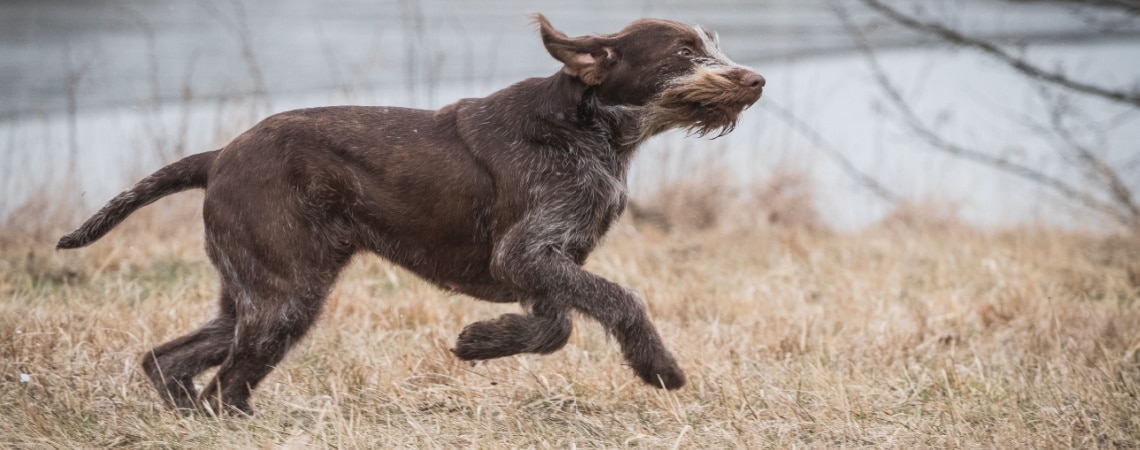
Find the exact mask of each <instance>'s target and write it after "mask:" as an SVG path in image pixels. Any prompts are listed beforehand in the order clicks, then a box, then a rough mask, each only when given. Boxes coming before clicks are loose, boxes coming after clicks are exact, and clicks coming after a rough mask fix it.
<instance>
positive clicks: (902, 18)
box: [862, 0, 1140, 106]
mask: <svg viewBox="0 0 1140 450" xmlns="http://www.w3.org/2000/svg"><path fill="white" fill-rule="evenodd" d="M862 1H863V3H864V4H866V5H867V6H868V7H870V8H871V9H874V10H875V11H878V12H879V13H881V14H883V15H884V16H887V17H888V18H890V19H891V20H893V21H895V22H896V23H898V24H900V25H903V26H905V27H907V28H910V29H912V30H915V31H918V32H921V33H925V34H934V35H936V36H938V37H940V38H942V39H943V40H945V41H947V42H950V43H953V44H956V45H960V46H963V47H970V48H974V49H977V50H979V51H981V52H982V53H985V54H988V55H990V56H992V57H994V58H997V59H998V60H1000V61H1002V62H1004V63H1006V64H1007V65H1009V66H1010V67H1012V68H1013V69H1014V70H1017V71H1018V72H1021V73H1023V74H1025V75H1027V76H1030V77H1033V78H1037V79H1041V80H1044V81H1048V82H1050V83H1053V84H1057V85H1060V86H1063V87H1065V88H1068V89H1072V90H1074V91H1077V92H1082V93H1085V94H1089V95H1094V96H1097V97H1101V98H1104V99H1108V100H1112V101H1115V102H1120V103H1127V104H1131V105H1135V106H1140V92H1135V91H1133V92H1124V91H1119V90H1114V89H1110V88H1106V87H1103V86H1097V85H1093V84H1089V83H1085V82H1081V81H1077V80H1073V79H1072V78H1069V77H1066V76H1064V75H1062V74H1060V73H1057V72H1053V71H1048V70H1045V69H1042V68H1040V67H1037V66H1035V65H1033V64H1030V63H1029V62H1028V61H1026V60H1024V59H1021V58H1019V57H1016V56H1013V55H1011V54H1010V53H1009V52H1006V51H1005V50H1002V49H1001V48H999V47H998V46H997V45H994V44H993V43H991V42H987V41H983V40H980V39H975V38H971V37H969V36H966V35H964V34H962V33H961V32H959V31H957V30H954V29H952V28H949V27H947V26H945V25H942V24H940V23H936V22H924V21H921V20H918V19H916V18H914V17H911V16H908V15H906V14H903V13H901V12H899V11H898V10H897V9H894V8H892V7H890V6H887V5H886V4H884V3H882V2H881V1H879V0H862ZM1113 3H1121V2H1113Z"/></svg>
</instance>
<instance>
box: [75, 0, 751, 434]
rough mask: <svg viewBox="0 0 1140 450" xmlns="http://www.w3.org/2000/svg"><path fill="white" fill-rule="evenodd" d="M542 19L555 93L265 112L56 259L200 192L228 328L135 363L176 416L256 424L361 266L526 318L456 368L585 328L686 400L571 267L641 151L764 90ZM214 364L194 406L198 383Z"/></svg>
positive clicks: (617, 292)
mask: <svg viewBox="0 0 1140 450" xmlns="http://www.w3.org/2000/svg"><path fill="white" fill-rule="evenodd" d="M535 19H536V21H537V22H538V25H539V29H540V32H541V34H542V41H543V44H544V45H545V46H546V49H547V51H549V52H550V55H551V56H553V57H554V58H555V59H557V60H559V61H561V62H562V64H563V68H562V70H561V71H559V72H558V73H556V74H554V75H553V76H550V77H547V78H532V79H528V80H525V81H522V82H520V83H517V84H515V85H513V86H510V87H508V88H506V89H503V90H501V91H498V92H496V93H494V94H491V95H490V96H488V97H486V98H478V99H464V100H460V101H458V102H456V103H454V104H451V105H448V106H445V107H443V108H441V109H440V110H438V111H424V110H415V109H405V108H388V107H364V106H339V107H328V108H313V109H303V110H296V111H289V112H285V113H281V114H277V115H274V116H272V117H269V118H268V119H265V120H264V121H262V122H261V123H259V124H257V125H256V126H254V127H253V128H251V129H250V130H249V131H246V132H245V133H243V134H242V135H240V136H238V137H237V138H236V139H234V140H233V142H231V143H229V144H228V145H226V146H225V147H224V148H222V149H221V150H216V151H212V152H206V153H200V154H197V155H193V156H189V157H187V158H185V159H182V160H181V161H178V162H176V163H174V164H171V165H169V166H166V167H164V168H162V169H159V170H158V171H157V172H155V173H154V174H152V175H150V176H149V177H147V178H145V179H143V180H142V181H140V182H139V183H138V184H137V185H135V186H134V187H133V188H131V189H130V190H128V191H126V192H123V193H122V194H119V195H118V196H117V197H115V198H114V199H112V200H111V202H110V203H108V204H107V205H106V206H104V207H103V209H102V210H100V211H99V212H98V213H97V214H95V216H93V217H92V218H91V219H89V220H88V221H87V222H86V223H84V224H83V226H82V227H80V228H79V229H78V230H76V231H74V232H72V233H71V234H68V235H67V236H64V237H63V238H61V239H60V241H59V244H58V246H57V248H76V247H81V246H84V245H87V244H90V243H91V242H93V241H95V240H96V239H98V238H100V237H101V236H103V235H104V234H106V233H107V232H108V231H110V230H111V228H113V227H114V226H115V225H117V224H118V223H119V222H121V221H122V220H123V219H124V218H126V216H127V215H128V214H130V213H131V212H133V211H134V210H136V209H138V208H140V207H142V206H144V205H147V204H149V203H151V202H153V201H155V200H157V199H159V198H160V197H163V196H165V195H169V194H173V193H175V192H179V191H182V190H186V189H191V188H205V189H206V196H205V204H204V207H203V219H204V222H205V231H206V252H207V253H208V255H209V257H210V261H212V262H213V264H214V266H216V267H217V269H218V272H219V274H220V276H221V281H222V283H221V284H222V286H221V293H220V311H219V313H218V315H217V317H215V318H214V319H213V320H211V321H210V322H208V323H206V324H205V325H204V326H203V327H202V328H200V329H198V330H197V331H195V332H193V333H190V334H188V335H186V336H183V337H180V338H178V339H175V340H173V341H170V342H167V343H165V344H162V345H160V346H158V347H156V348H155V349H153V350H151V351H150V352H149V353H147V354H146V356H145V357H144V358H143V367H144V369H145V370H146V373H147V375H148V376H149V377H150V379H151V381H153V382H154V385H155V387H157V388H158V390H159V392H160V393H161V395H162V397H163V398H164V399H166V401H168V402H169V404H170V405H171V406H174V407H177V408H203V407H209V408H210V409H211V410H212V411H222V410H230V411H234V410H236V411H242V412H246V413H249V412H250V411H251V410H250V405H249V396H250V393H251V391H252V389H253V388H254V387H255V386H257V383H258V382H259V381H261V379H262V378H264V377H265V376H266V375H267V374H268V373H269V372H270V371H271V370H273V367H274V366H275V365H276V364H277V363H278V362H280V361H281V359H282V358H283V357H284V356H285V353H286V352H287V351H288V350H289V348H290V347H291V346H292V345H293V344H294V343H296V342H297V341H298V340H299V339H301V337H302V336H303V335H304V334H305V331H306V330H308V329H309V327H310V326H311V325H312V324H313V322H314V320H315V319H316V317H317V316H318V314H319V313H320V311H321V307H322V304H323V302H324V299H325V296H326V295H327V294H328V293H329V289H330V287H331V286H332V284H333V282H334V281H335V280H336V278H337V274H338V273H339V272H340V270H341V269H342V268H343V267H344V266H345V264H346V263H347V262H348V261H349V259H350V258H351V257H352V256H353V255H354V254H355V253H357V252H359V251H361V250H366V251H371V252H374V253H376V254H379V255H380V256H382V257H384V258H387V259H388V260H390V261H392V262H394V263H396V264H399V265H400V266H402V267H404V268H406V269H407V270H409V271H411V272H413V273H415V274H417V275H419V276H420V277H423V278H424V279H425V280H428V281H430V282H431V283H434V284H436V285H438V286H440V287H442V288H444V289H448V290H451V291H454V292H460V293H464V294H467V295H470V296H472V297H475V298H479V299H482V300H487V301H492V302H518V303H520V304H521V305H522V307H523V308H524V310H525V313H524V314H506V315H503V316H502V317H499V318H498V319H493V320H486V321H481V322H476V323H473V324H470V325H468V326H467V327H466V328H465V329H464V330H463V332H462V333H460V335H459V339H458V342H456V344H455V348H454V349H453V350H452V351H453V352H454V353H455V355H456V356H458V357H459V358H461V359H464V360H481V359H491V358H499V357H503V356H508V355H514V354H516V353H523V352H530V353H550V352H553V351H555V350H558V349H560V348H562V346H564V345H565V344H566V342H567V340H568V339H569V336H570V331H571V316H570V312H571V311H572V310H577V311H579V312H580V313H582V314H585V315H587V316H589V317H592V318H594V319H596V320H598V321H599V322H601V324H602V325H603V326H604V327H605V329H606V331H607V332H608V333H610V334H611V335H613V336H614V337H615V338H616V339H617V341H618V343H619V344H620V345H621V349H622V354H623V355H624V356H625V359H626V361H627V362H628V363H629V365H630V366H631V367H632V368H633V370H634V372H635V373H637V375H638V376H639V377H641V379H642V380H644V381H645V382H646V383H649V384H652V385H655V386H659V387H664V388H668V389H677V388H679V387H681V386H682V385H683V384H684V383H685V375H684V373H683V372H682V371H681V369H680V368H679V367H678V366H677V363H676V361H674V359H673V356H672V354H670V352H669V351H668V350H666V348H665V346H664V345H663V344H662V342H661V337H660V336H659V335H658V334H657V331H656V329H655V328H654V326H653V324H652V323H651V322H650V321H649V317H648V316H647V314H646V312H645V309H644V307H643V305H642V301H641V300H640V299H639V298H638V297H637V295H635V294H634V293H632V292H630V291H629V290H627V289H625V288H623V287H622V286H619V285H617V284H614V283H611V282H609V281H607V280H605V279H602V278H601V277H598V276H597V275H594V274H592V273H589V272H586V271H585V270H583V269H582V264H583V263H584V262H585V261H586V256H587V255H589V254H590V252H591V251H592V250H593V249H594V247H595V246H596V245H597V243H598V241H599V239H601V237H602V235H604V234H605V233H606V230H608V229H609V228H610V225H611V224H612V223H613V222H614V220H615V219H616V218H617V217H618V216H619V215H620V214H621V212H622V210H623V209H624V207H625V203H626V173H627V170H628V168H629V162H630V158H631V157H632V156H633V153H634V150H636V149H637V147H638V146H639V145H640V144H641V143H642V142H644V141H645V140H646V139H647V138H649V137H650V136H653V135H655V134H657V133H660V132H662V131H665V130H668V129H671V128H685V129H689V130H690V131H693V132H695V133H696V134H699V135H705V134H708V133H713V132H718V133H720V134H724V133H727V132H729V131H731V130H732V128H733V127H734V126H735V124H736V119H737V117H738V115H739V114H740V112H741V111H742V110H743V109H744V108H746V107H748V106H749V105H751V104H752V103H754V102H756V100H758V99H759V98H760V95H761V92H762V90H763V86H764V78H763V77H761V76H760V75H757V74H756V73H755V72H753V71H752V70H750V69H748V68H745V67H743V66H740V65H737V64H735V63H733V62H732V61H731V60H729V59H728V58H727V57H726V56H725V55H724V54H723V53H721V51H720V49H719V48H718V46H717V40H716V37H715V35H713V34H711V33H710V32H708V31H706V30H704V29H702V28H699V27H692V26H687V25H683V24H680V23H676V22H671V21H664V20H639V21H636V22H634V23H632V24H630V25H629V26H627V27H626V28H625V29H623V30H622V31H620V32H618V33H616V34H610V35H594V36H584V37H577V38H569V37H567V36H566V35H564V34H562V33H561V32H559V31H557V30H555V29H554V28H553V27H552V26H551V25H550V23H549V22H548V21H547V20H546V18H545V17H543V16H542V15H536V16H535ZM216 365H220V366H221V367H220V368H219V369H218V372H217V375H216V376H215V377H214V379H213V380H212V381H210V383H209V384H208V385H207V386H206V388H205V390H204V391H203V392H202V393H201V394H200V395H199V394H197V393H196V392H195V388H194V383H193V378H194V377H195V376H196V375H198V374H199V373H201V372H202V371H204V370H206V369H207V368H210V367H212V366H216Z"/></svg>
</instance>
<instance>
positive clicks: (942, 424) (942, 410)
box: [0, 194, 1140, 448]
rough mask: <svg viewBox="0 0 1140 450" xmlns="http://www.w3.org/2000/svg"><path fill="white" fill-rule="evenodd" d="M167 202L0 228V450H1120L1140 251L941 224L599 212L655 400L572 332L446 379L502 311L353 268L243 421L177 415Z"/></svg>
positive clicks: (207, 299) (195, 266)
mask: <svg viewBox="0 0 1140 450" xmlns="http://www.w3.org/2000/svg"><path fill="white" fill-rule="evenodd" d="M182 197H183V198H176V199H168V200H165V201H164V202H162V203H160V204H158V205H156V206H152V207H150V208H149V209H147V210H144V211H142V212H141V213H140V214H139V217H134V218H132V219H131V220H130V221H128V223H127V224H125V225H124V227H123V228H122V229H120V230H117V231H116V232H114V233H112V234H111V235H109V236H108V237H107V238H104V239H103V240H102V241H100V242H98V243H97V244H95V245H94V246H93V247H91V248H88V249H83V250H79V251H73V252H67V253H55V252H53V251H52V250H51V244H52V242H51V241H50V240H48V239H49V238H48V237H45V236H49V235H51V234H52V233H31V234H29V233H25V232H15V231H10V230H13V228H12V226H9V228H8V231H5V232H3V233H0V295H2V296H3V298H4V299H5V301H4V302H2V303H0V355H2V356H0V411H4V412H3V413H2V414H0V447H15V448H55V447H109V446H126V447H196V448H251V447H285V448H321V447H338V448H392V447H427V448H438V447H477V448H499V447H536V448H547V447H573V446H579V447H624V446H636V447H643V448H661V447H684V448H726V447H736V448H789V447H793V446H796V447H817V448H835V447H896V448H897V447H904V448H906V447H983V448H1025V447H1079V448H1113V447H1133V448H1134V447H1135V446H1136V445H1137V444H1136V443H1137V441H1138V440H1140V398H1138V395H1140V307H1138V305H1137V303H1138V300H1140V243H1138V242H1137V241H1136V240H1134V239H1126V238H1114V237H1089V236H1082V235H1073V234H1066V233H1063V232H1059V231H1054V230H1046V229H1017V230H1008V231H1000V232H998V231H993V232H981V231H976V230H971V229H969V228H966V227H963V226H958V225H947V226H942V227H935V229H933V230H929V229H924V228H921V227H915V226H905V227H901V226H887V225H884V226H881V227H876V228H874V229H871V230H866V231H863V232H859V233H855V234H835V233H829V232H826V231H821V230H818V229H815V230H812V229H808V228H803V227H771V226H765V227H758V228H751V229H750V228H748V227H733V228H729V229H726V228H723V227H714V228H710V229H708V230H705V231H691V230H690V231H685V232H678V231H674V232H672V233H666V232H662V231H660V230H657V229H656V228H653V227H646V226H634V225H633V224H632V223H631V222H623V223H622V224H621V225H620V226H619V227H617V230H615V232H614V233H613V234H612V235H611V237H610V238H609V241H608V243H607V244H606V245H605V246H603V248H602V249H601V250H600V251H599V252H598V253H596V254H595V256H594V257H593V258H592V259H591V261H590V263H589V268H590V269H591V270H593V271H596V272H597V273H600V274H602V275H604V276H606V277H609V278H611V279H613V280H615V281H618V282H621V283H624V284H627V285H629V286H631V287H633V288H634V289H635V290H637V291H638V292H640V293H642V294H643V295H644V297H645V298H646V299H647V301H648V303H649V305H650V307H651V310H652V315H653V316H654V317H655V320H656V323H657V324H658V326H659V328H660V329H661V331H662V333H663V335H664V336H665V338H666V340H667V341H668V342H669V343H670V345H671V346H672V348H673V349H674V350H675V351H676V352H677V355H678V357H679V359H680V361H681V362H682V364H683V366H684V367H685V368H686V369H687V370H688V373H689V376H690V384H689V385H688V386H687V387H686V388H684V389H682V390H680V391H677V392H662V391H659V390H656V389H651V388H647V387H645V386H642V385H641V384H640V383H639V382H637V381H635V378H634V376H633V375H632V374H631V373H630V371H629V370H628V369H627V368H625V367H624V366H623V365H622V362H621V358H620V355H619V353H618V351H617V349H616V346H615V344H614V343H613V342H610V341H608V340H607V339H606V338H605V337H604V335H603V334H602V333H601V330H600V328H599V327H598V326H597V325H596V324H595V323H593V322H590V321H586V320H579V321H578V322H577V330H576V332H575V334H574V336H573V338H572V340H571V343H570V345H569V346H568V347H567V348H566V349H565V350H563V351H561V352H559V353H556V354H553V355H550V356H519V357H511V358H505V359H502V360H496V361H491V362H487V363H483V364H479V365H476V366H470V365H467V364H463V363H460V362H459V361H457V360H456V359H455V358H453V357H452V356H451V355H450V354H449V353H448V350H447V349H448V348H449V347H450V346H451V345H452V343H453V342H454V338H455V336H456V335H457V333H458V332H459V330H460V329H462V327H463V325H464V324H466V323H469V322H472V321H475V320H480V319H485V318H489V317H493V316H495V315H497V314H500V313H502V312H505V311H512V310H513V309H514V307H513V306H511V305H491V304H485V303H480V302H476V301H472V300H469V299H466V298H462V297H455V296H449V295H447V294H445V293H443V292H440V291H438V290H436V289H433V288H431V287H429V286H427V285H426V284H424V283H423V282H420V281H418V280H416V279H415V278H413V277H412V276H410V275H409V274H408V273H406V272H403V271H401V270H399V269H395V268H393V267H391V266H389V265H388V264H386V263H383V262H381V261H379V260H378V259H376V258H372V257H360V258H358V260H356V261H355V262H354V263H353V264H352V266H351V269H350V270H348V271H347V272H346V273H345V274H344V276H343V277H342V280H341V282H340V284H339V285H338V287H337V289H336V291H335V293H334V294H333V295H332V297H331V298H330V300H329V303H328V307H327V308H326V312H325V315H324V316H323V318H322V320H321V321H320V323H319V325H318V326H317V327H315V329H314V330H313V331H312V333H311V334H310V335H309V337H308V338H307V339H306V340H305V341H303V342H302V343H301V344H300V345H299V346H298V347H297V348H296V349H295V350H294V351H293V352H292V353H291V354H290V356H289V357H288V358H287V359H286V361H285V362H284V363H283V364H282V366H281V367H280V368H279V369H278V370H276V371H275V372H274V373H273V374H272V375H271V376H270V377H269V378H268V379H267V380H266V381H265V382H264V383H263V385H262V386H261V387H260V388H259V389H258V391H257V392H256V394H255V397H254V401H255V408H257V415H256V416H255V417H253V418H221V419H214V418H206V417H181V416H179V415H176V414H173V413H171V412H168V411H165V410H163V409H162V408H161V407H160V402H159V400H158V398H157V396H156V395H155V393H154V392H153V391H152V390H151V388H150V387H149V386H148V385H147V383H146V382H145V381H144V379H143V377H142V375H141V373H140V370H139V368H138V365H137V361H138V359H139V355H140V354H141V353H142V352H143V351H145V350H147V349H149V348H150V347H152V346H154V345H157V344H159V343H161V342H163V341H165V340H168V339H171V338H173V337H176V336H178V335H180V334H182V333H185V332H188V331H190V330H191V329H192V328H194V327H195V326H197V325H198V324H200V323H201V322H203V321H205V320H206V319H207V318H208V316H209V315H210V314H211V312H212V309H213V300H212V296H213V291H214V288H215V275H214V273H213V272H212V269H211V268H210V266H209V265H208V264H207V262H206V261H205V257H204V255H203V252H202V251H201V238H200V229H199V228H197V226H195V225H193V224H194V223H196V220H190V219H189V218H191V217H194V214H196V212H195V211H194V208H193V207H191V206H187V205H190V204H192V203H193V202H194V199H193V198H192V197H191V196H189V195H186V194H183V196H182ZM188 199H189V200H188ZM908 214H910V213H909V212H908ZM908 223H909V222H908ZM940 223H941V222H940ZM185 224H190V225H185ZM57 226H59V225H57ZM58 231H62V230H58Z"/></svg>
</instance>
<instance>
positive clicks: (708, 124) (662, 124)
mask: <svg viewBox="0 0 1140 450" xmlns="http://www.w3.org/2000/svg"><path fill="white" fill-rule="evenodd" d="M718 81H719V80H718ZM760 95H761V92H760V90H751V89H740V88H738V84H737V83H735V82H730V81H728V80H724V82H723V83H712V84H706V83H695V84H693V83H689V84H678V85H675V86H673V87H670V88H669V89H666V90H665V91H664V92H662V93H661V94H660V95H659V96H658V97H657V99H656V100H655V101H653V102H651V103H652V106H653V114H652V116H651V119H650V120H651V123H653V127H652V128H653V129H656V130H658V131H660V130H663V129H668V128H682V129H686V130H688V131H689V133H691V134H693V135H697V136H708V135H712V136H713V137H714V138H717V137H720V136H724V135H726V134H728V133H730V132H732V130H733V129H735V128H736V122H737V119H738V118H739V117H740V114H741V113H742V112H744V110H746V109H748V108H749V107H751V106H752V105H753V104H754V103H756V101H758V100H760ZM654 132H656V131H654Z"/></svg>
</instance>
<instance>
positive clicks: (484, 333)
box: [451, 318, 522, 361]
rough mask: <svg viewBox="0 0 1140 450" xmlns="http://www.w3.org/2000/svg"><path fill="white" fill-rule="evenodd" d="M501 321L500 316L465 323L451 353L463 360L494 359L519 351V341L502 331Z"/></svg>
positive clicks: (520, 349)
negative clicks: (468, 323)
mask: <svg viewBox="0 0 1140 450" xmlns="http://www.w3.org/2000/svg"><path fill="white" fill-rule="evenodd" d="M502 321H503V319H501V318H500V319H495V320H485V321H482V322H475V323H473V324H470V325H467V327H465V328H463V331H462V332H460V333H459V339H457V340H456V342H455V348H453V349H451V353H453V354H454V355H455V356H456V357H458V358H459V359H462V360H464V361H478V360H484V359H495V358H501V357H504V356H510V355H514V354H516V353H520V352H521V351H522V348H519V347H520V346H519V343H518V342H516V341H514V340H512V339H510V335H509V334H506V333H504V332H503V331H504V330H503V329H502V328H503V327H502Z"/></svg>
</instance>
